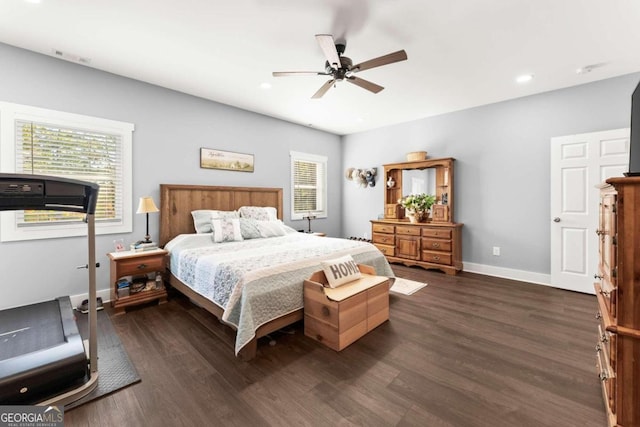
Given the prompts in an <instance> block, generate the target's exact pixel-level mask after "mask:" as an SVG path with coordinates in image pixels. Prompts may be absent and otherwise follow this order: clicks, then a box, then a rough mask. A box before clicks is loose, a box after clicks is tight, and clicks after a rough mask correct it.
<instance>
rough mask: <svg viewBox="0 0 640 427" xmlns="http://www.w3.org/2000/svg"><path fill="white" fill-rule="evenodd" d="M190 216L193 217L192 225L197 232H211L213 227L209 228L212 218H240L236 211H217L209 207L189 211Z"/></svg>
mask: <svg viewBox="0 0 640 427" xmlns="http://www.w3.org/2000/svg"><path fill="white" fill-rule="evenodd" d="M191 216H192V217H193V226H194V228H195V229H196V233H198V234H201V233H211V232H213V228H211V220H212V219H223V218H240V214H239V213H238V211H217V210H210V209H200V210H196V211H191Z"/></svg>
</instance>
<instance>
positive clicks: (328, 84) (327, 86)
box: [311, 79, 336, 99]
mask: <svg viewBox="0 0 640 427" xmlns="http://www.w3.org/2000/svg"><path fill="white" fill-rule="evenodd" d="M335 82H336V81H335V79H331V80H327V82H326V83H325V84H323V85H322V87H321V88H320V89H318V91H317V92H316V93H314V94H313V96H312V97H311V99H318V98H322V95H324V94H325V93H327V91H328V90H329V89H331V86H333V84H334V83H335Z"/></svg>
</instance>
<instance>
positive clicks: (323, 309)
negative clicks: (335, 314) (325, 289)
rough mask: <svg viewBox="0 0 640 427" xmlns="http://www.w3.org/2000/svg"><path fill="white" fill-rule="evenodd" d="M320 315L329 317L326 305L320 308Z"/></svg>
mask: <svg viewBox="0 0 640 427" xmlns="http://www.w3.org/2000/svg"><path fill="white" fill-rule="evenodd" d="M322 315H323V316H328V315H329V307H327V306H326V305H323V306H322Z"/></svg>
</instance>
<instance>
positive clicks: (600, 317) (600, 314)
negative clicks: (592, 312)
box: [596, 312, 602, 320]
mask: <svg viewBox="0 0 640 427" xmlns="http://www.w3.org/2000/svg"><path fill="white" fill-rule="evenodd" d="M596 319H598V320H600V319H602V313H600V312H597V313H596Z"/></svg>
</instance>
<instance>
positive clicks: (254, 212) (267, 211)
mask: <svg viewBox="0 0 640 427" xmlns="http://www.w3.org/2000/svg"><path fill="white" fill-rule="evenodd" d="M238 212H240V216H241V217H242V218H251V219H256V220H258V221H276V220H277V219H278V211H277V210H276V208H274V207H269V206H242V207H241V208H240V209H238Z"/></svg>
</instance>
